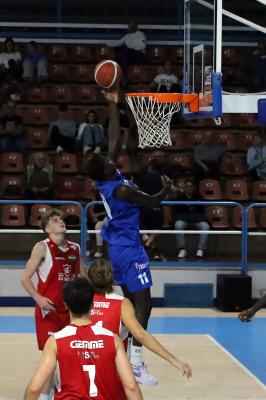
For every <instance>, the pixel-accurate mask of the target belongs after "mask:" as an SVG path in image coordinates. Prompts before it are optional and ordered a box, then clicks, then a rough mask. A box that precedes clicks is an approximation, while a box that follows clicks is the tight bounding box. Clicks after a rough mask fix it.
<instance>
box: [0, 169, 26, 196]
mask: <svg viewBox="0 0 266 400" xmlns="http://www.w3.org/2000/svg"><path fill="white" fill-rule="evenodd" d="M1 196H2V198H3V199H10V200H14V199H22V198H23V185H22V177H21V176H20V175H16V176H4V177H3V179H2V181H1Z"/></svg>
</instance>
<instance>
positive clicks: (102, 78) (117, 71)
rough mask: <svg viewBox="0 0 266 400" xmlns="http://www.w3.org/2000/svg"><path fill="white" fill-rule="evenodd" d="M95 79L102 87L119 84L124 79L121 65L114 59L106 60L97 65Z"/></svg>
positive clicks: (106, 87)
mask: <svg viewBox="0 0 266 400" xmlns="http://www.w3.org/2000/svg"><path fill="white" fill-rule="evenodd" d="M94 79H95V81H96V83H97V85H99V86H100V87H101V88H103V89H111V88H112V87H113V86H118V84H119V83H120V81H121V79H122V69H121V67H120V66H119V65H118V64H117V63H116V62H115V61H112V60H104V61H101V62H100V63H99V64H97V65H96V67H95V70H94Z"/></svg>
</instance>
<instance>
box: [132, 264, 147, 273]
mask: <svg viewBox="0 0 266 400" xmlns="http://www.w3.org/2000/svg"><path fill="white" fill-rule="evenodd" d="M135 268H136V270H137V271H141V270H142V269H146V268H148V263H147V262H146V263H142V264H139V263H135Z"/></svg>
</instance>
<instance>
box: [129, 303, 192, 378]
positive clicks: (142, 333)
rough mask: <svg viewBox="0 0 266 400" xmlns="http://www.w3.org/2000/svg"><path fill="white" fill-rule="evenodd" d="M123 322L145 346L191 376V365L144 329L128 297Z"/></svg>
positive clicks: (184, 374)
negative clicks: (178, 357)
mask: <svg viewBox="0 0 266 400" xmlns="http://www.w3.org/2000/svg"><path fill="white" fill-rule="evenodd" d="M122 322H123V324H124V325H125V326H126V327H127V329H128V330H129V332H130V333H131V334H132V336H133V337H134V338H135V339H137V340H138V341H139V342H140V343H141V344H143V346H145V347H147V349H149V350H150V351H152V352H153V353H155V354H157V355H158V356H159V357H162V358H164V359H165V360H166V361H168V362H169V363H170V364H172V365H173V366H174V367H175V368H178V369H180V370H181V371H182V374H183V376H186V377H187V378H191V376H192V371H191V368H190V366H189V365H188V364H187V363H185V362H183V361H181V360H179V359H177V358H176V357H175V356H174V355H173V354H171V353H170V352H169V351H168V350H166V348H165V347H163V346H162V345H161V343H160V342H159V341H158V340H157V339H155V337H154V336H152V335H151V334H150V333H149V332H147V331H146V330H145V329H143V327H142V326H141V325H140V323H139V322H138V320H137V319H136V315H135V311H134V307H133V305H132V303H131V302H130V300H128V299H126V298H125V299H124V300H123V303H122Z"/></svg>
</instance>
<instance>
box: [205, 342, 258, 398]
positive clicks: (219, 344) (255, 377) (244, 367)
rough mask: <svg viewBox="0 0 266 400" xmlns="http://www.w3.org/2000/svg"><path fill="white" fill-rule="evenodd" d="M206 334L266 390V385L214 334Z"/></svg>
mask: <svg viewBox="0 0 266 400" xmlns="http://www.w3.org/2000/svg"><path fill="white" fill-rule="evenodd" d="M206 336H207V337H208V338H209V339H210V341H211V342H213V343H214V344H216V346H218V347H219V348H220V349H221V350H222V351H223V352H224V353H225V354H226V355H227V356H228V357H229V358H231V360H233V361H234V362H235V363H236V364H237V365H238V366H239V367H241V368H242V369H243V370H244V371H245V372H246V373H247V374H248V375H249V376H250V377H251V378H253V379H254V380H255V381H256V382H257V383H258V384H259V386H261V387H262V388H263V389H264V390H265V391H266V385H264V383H263V382H262V381H261V380H260V379H259V378H258V377H257V376H256V375H255V374H253V372H251V371H250V370H249V369H248V368H247V367H246V366H245V365H244V364H242V363H241V362H240V361H239V360H238V359H237V358H236V357H235V356H234V355H233V354H232V353H230V351H228V350H227V349H226V348H225V347H224V346H223V345H222V344H221V343H220V342H218V340H216V339H215V338H214V337H213V336H212V335H210V334H206Z"/></svg>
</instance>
